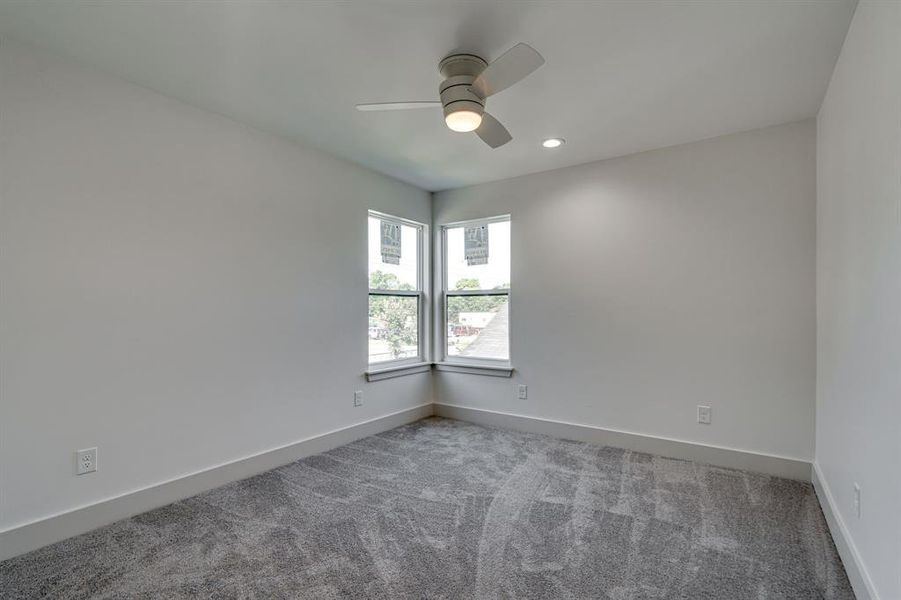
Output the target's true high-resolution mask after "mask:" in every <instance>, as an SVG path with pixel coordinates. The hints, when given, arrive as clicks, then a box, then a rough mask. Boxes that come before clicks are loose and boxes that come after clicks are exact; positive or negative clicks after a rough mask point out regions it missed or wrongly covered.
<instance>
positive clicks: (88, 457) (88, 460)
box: [75, 448, 97, 475]
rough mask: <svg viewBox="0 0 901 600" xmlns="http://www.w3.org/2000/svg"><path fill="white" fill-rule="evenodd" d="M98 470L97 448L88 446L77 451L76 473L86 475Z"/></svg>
mask: <svg viewBox="0 0 901 600" xmlns="http://www.w3.org/2000/svg"><path fill="white" fill-rule="evenodd" d="M96 470H97V448H86V449H84V450H78V451H77V452H76V453H75V474H76V475H84V474H85V473H93V472H94V471H96Z"/></svg>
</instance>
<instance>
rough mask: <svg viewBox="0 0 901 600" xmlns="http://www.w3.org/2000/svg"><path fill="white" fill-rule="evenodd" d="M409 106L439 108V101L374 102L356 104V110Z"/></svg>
mask: <svg viewBox="0 0 901 600" xmlns="http://www.w3.org/2000/svg"><path fill="white" fill-rule="evenodd" d="M411 108H441V103H440V102H376V103H374V104H357V110H361V111H373V110H409V109H411Z"/></svg>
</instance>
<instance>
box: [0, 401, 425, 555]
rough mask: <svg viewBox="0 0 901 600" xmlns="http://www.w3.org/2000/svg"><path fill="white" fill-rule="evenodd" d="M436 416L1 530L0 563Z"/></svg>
mask: <svg viewBox="0 0 901 600" xmlns="http://www.w3.org/2000/svg"><path fill="white" fill-rule="evenodd" d="M432 414H433V405H432V404H431V403H428V404H421V405H419V406H414V407H413V408H408V409H404V410H401V411H398V412H394V413H391V414H388V415H384V416H382V417H378V418H375V419H371V420H369V421H364V422H362V423H357V424H354V425H350V426H348V427H342V428H341V429H336V430H334V431H329V432H327V433H324V434H321V435H317V436H313V437H309V438H306V439H304V440H300V441H298V442H294V443H292V444H288V445H286V446H282V447H280V448H274V449H272V450H267V451H265V452H261V453H259V454H255V455H253V456H248V457H246V458H242V459H240V460H237V461H233V462H229V463H226V464H223V465H218V466H215V467H212V468H209V469H205V470H203V471H198V472H196V473H192V474H190V475H186V476H184V477H179V478H177V479H172V480H170V481H166V482H163V483H159V484H156V485H153V486H149V487H146V488H142V489H139V490H136V491H133V492H129V493H126V494H122V495H120V496H115V497H112V498H107V499H105V500H101V501H99V502H95V503H93V504H89V505H87V506H83V507H79V508H76V509H73V510H71V511H67V512H64V513H60V514H58V515H53V516H50V517H47V518H43V519H39V520H36V521H33V522H31V523H26V524H24V525H20V526H18V527H14V528H12V529H7V530H6V531H0V560H5V559H7V558H11V557H13V556H18V555H19V554H24V553H26V552H30V551H32V550H36V549H38V548H40V547H42V546H46V545H47V544H52V543H54V542H58V541H60V540H64V539H66V538H69V537H72V536H74V535H79V534H81V533H85V532H87V531H90V530H92V529H96V528H97V527H101V526H103V525H108V524H110V523H113V522H115V521H119V520H121V519H125V518H127V517H130V516H133V515H136V514H139V513H142V512H145V511H148V510H151V509H154V508H157V507H160V506H165V505H166V504H170V503H172V502H176V501H178V500H182V499H184V498H189V497H191V496H194V495H195V494H199V493H201V492H205V491H207V490H211V489H213V488H216V487H219V486H221V485H225V484H226V483H231V482H232V481H238V480H240V479H245V478H247V477H250V476H252V475H256V474H258V473H262V472H264V471H268V470H269V469H274V468H276V467H279V466H281V465H285V464H288V463H291V462H294V461H296V460H299V459H301V458H304V457H306V456H310V455H313V454H318V453H320V452H325V451H326V450H330V449H332V448H335V447H337V446H341V445H343V444H348V443H350V442H352V441H354V440H358V439H360V438H364V437H366V436H370V435H374V434H376V433H381V432H382V431H387V430H389V429H393V428H394V427H399V426H401V425H405V424H407V423H412V422H414V421H418V420H420V419H423V418H425V417H428V416H431V415H432Z"/></svg>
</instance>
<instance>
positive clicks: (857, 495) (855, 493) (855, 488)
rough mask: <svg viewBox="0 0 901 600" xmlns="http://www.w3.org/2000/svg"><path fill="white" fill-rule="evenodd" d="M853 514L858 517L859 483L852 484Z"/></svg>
mask: <svg viewBox="0 0 901 600" xmlns="http://www.w3.org/2000/svg"><path fill="white" fill-rule="evenodd" d="M854 514H855V515H856V516H857V518H858V519H859V518H860V485H858V484H857V483H855V484H854Z"/></svg>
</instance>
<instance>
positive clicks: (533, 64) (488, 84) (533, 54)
mask: <svg viewBox="0 0 901 600" xmlns="http://www.w3.org/2000/svg"><path fill="white" fill-rule="evenodd" d="M543 64H544V57H543V56H541V55H540V54H538V51H537V50H535V49H534V48H532V47H531V46H529V45H528V44H523V43H519V44H516V45H515V46H513V47H512V48H510V49H509V50H507V51H506V52H504V53H503V54H501V55H500V56H499V57H498V58H497V59H496V60H495V61H494V62H492V63H491V64H490V65H488V66H487V67H485V70H484V71H482V73H481V74H480V75H479V76H478V77H476V79H475V81H473V82H472V87H473V88H474V89H475V90H476V92H478V93H479V95H481V96H482V97H483V98H487V97H488V96H492V95H494V94H496V93H498V92H500V91H501V90H505V89H507V88H508V87H510V86H511V85H513V84H514V83H516V82H517V81H519V80H520V79H525V78H526V77H527V76H528V75H529V74H530V73H531V72H532V71H534V70H535V69H537V68H538V67H540V66H541V65H543Z"/></svg>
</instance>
